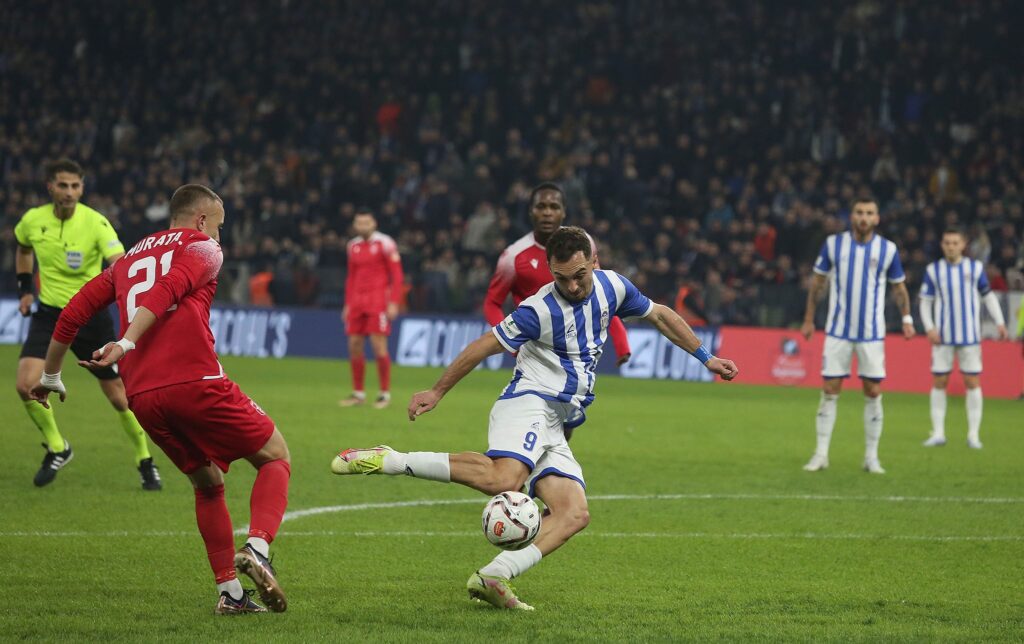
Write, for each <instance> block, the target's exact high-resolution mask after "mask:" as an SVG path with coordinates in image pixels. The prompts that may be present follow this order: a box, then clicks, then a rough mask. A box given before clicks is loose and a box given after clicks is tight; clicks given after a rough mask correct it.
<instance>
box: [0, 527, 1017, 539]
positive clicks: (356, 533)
mask: <svg viewBox="0 0 1024 644" xmlns="http://www.w3.org/2000/svg"><path fill="white" fill-rule="evenodd" d="M198 536H199V535H198V533H196V532H186V531H177V532H176V531H171V530H166V531H160V530H156V531H139V532H127V531H121V530H113V531H108V532H86V531H81V530H77V531H67V532H47V531H38V532H32V531H24V532H0V537H4V538H14V537H29V538H38V537H88V538H116V537H125V538H133V539H134V538H144V537H175V538H182V537H188V538H198ZM278 536H281V537H287V538H292V537H356V538H364V539H380V538H414V539H430V538H444V539H449V538H471V539H477V538H479V537H480V533H478V532H467V531H461V532H440V531H430V530H422V531H419V530H401V531H361V530H351V531H346V530H311V531H301V530H300V531H290V530H283V531H281V532H280V533H279V534H278ZM580 537H582V538H587V539H707V540H712V541H721V540H727V539H731V540H744V541H756V540H765V541H768V540H778V539H809V540H823V541H824V540H833V541H932V542H955V541H980V542H993V541H1024V535H913V534H910V535H907V534H885V535H877V534H857V533H838V534H829V533H820V532H795V533H791V534H787V533H765V532H749V533H746V532H727V533H719V532H583V533H581V534H580V535H578V536H577V537H576V538H580Z"/></svg>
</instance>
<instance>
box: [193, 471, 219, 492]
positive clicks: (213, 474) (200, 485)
mask: <svg viewBox="0 0 1024 644" xmlns="http://www.w3.org/2000/svg"><path fill="white" fill-rule="evenodd" d="M188 478H189V480H190V481H192V487H194V488H195V489H197V490H209V489H212V488H215V487H217V486H218V485H224V473H223V472H221V471H220V470H219V469H218V468H216V467H213V466H210V465H208V466H206V467H201V468H199V469H198V470H196V471H195V472H192V473H191V474H189V475H188Z"/></svg>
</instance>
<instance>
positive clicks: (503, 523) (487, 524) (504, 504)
mask: <svg viewBox="0 0 1024 644" xmlns="http://www.w3.org/2000/svg"><path fill="white" fill-rule="evenodd" d="M483 528H484V536H486V537H487V540H488V541H490V542H491V543H493V544H494V545H496V546H498V547H499V548H501V549H503V550H521V549H523V548H525V547H526V546H528V545H530V544H531V543H533V540H534V539H536V538H537V533H538V532H540V508H538V507H537V504H536V503H534V501H533V499H531V498H530V497H528V496H526V495H525V494H523V493H522V492H502V493H501V494H498V495H497V496H495V497H494V498H492V499H491V500H490V501H488V502H487V505H486V506H484V515H483Z"/></svg>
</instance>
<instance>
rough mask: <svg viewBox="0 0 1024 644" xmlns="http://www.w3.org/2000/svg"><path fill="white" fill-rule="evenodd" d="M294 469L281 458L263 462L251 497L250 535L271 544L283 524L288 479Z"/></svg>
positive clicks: (286, 504) (253, 485)
mask: <svg viewBox="0 0 1024 644" xmlns="http://www.w3.org/2000/svg"><path fill="white" fill-rule="evenodd" d="M291 475H292V468H291V466H290V465H289V464H288V462H287V461H282V460H281V459H278V460H276V461H270V462H269V463H264V464H263V465H262V467H260V469H259V471H258V472H257V473H256V482H255V483H253V484H252V495H251V496H250V497H249V513H250V515H251V516H250V518H249V536H250V537H259V538H260V539H263V540H265V541H266V542H267V543H270V542H271V541H273V540H274V536H275V535H277V529H278V528H279V527H281V517H282V516H284V509H285V507H287V506H288V479H289V477H291Z"/></svg>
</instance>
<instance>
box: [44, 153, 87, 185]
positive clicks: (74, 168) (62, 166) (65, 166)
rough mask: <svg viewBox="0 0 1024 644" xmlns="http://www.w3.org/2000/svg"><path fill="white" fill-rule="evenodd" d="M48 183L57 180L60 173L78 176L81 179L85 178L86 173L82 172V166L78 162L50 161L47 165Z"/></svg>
mask: <svg viewBox="0 0 1024 644" xmlns="http://www.w3.org/2000/svg"><path fill="white" fill-rule="evenodd" d="M45 170H46V182H47V183H49V182H51V181H53V180H54V179H56V178H57V173H58V172H67V173H70V174H77V175H78V176H79V177H84V176H85V173H84V172H82V166H80V165H78V164H77V163H76V162H74V161H72V160H71V159H68V158H67V157H65V158H63V159H57V160H56V161H50V162H49V163H47V164H46V167H45Z"/></svg>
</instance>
